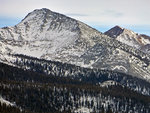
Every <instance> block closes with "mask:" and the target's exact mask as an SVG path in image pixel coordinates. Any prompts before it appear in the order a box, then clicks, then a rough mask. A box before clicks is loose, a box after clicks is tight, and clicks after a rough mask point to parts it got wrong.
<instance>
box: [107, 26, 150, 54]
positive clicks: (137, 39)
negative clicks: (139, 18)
mask: <svg viewBox="0 0 150 113" xmlns="http://www.w3.org/2000/svg"><path fill="white" fill-rule="evenodd" d="M105 34H106V35H108V36H110V37H113V38H115V39H116V40H118V41H120V42H122V43H125V44H127V45H129V46H132V47H135V48H137V49H141V48H144V46H146V45H148V44H150V37H149V36H146V35H141V34H138V33H135V32H133V31H131V30H128V29H125V28H121V27H120V26H115V27H113V28H111V29H110V30H108V31H106V32H105ZM141 50H143V49H141ZM143 51H144V50H143Z"/></svg>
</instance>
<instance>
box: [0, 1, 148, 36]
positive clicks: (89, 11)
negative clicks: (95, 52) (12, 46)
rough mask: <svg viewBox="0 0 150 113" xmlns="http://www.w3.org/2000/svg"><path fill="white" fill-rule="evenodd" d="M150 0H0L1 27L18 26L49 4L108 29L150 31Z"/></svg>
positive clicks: (67, 13)
mask: <svg viewBox="0 0 150 113" xmlns="http://www.w3.org/2000/svg"><path fill="white" fill-rule="evenodd" d="M149 4H150V0H0V27H5V26H14V25H15V24H17V23H19V22H20V21H21V20H22V19H23V18H24V17H25V16H26V15H27V14H28V13H29V12H31V11H33V10H34V9H40V8H48V9H50V10H52V11H55V12H59V13H63V14H65V15H67V16H70V17H72V18H75V19H78V20H80V21H82V22H85V23H86V24H88V25H90V26H92V27H94V28H96V29H98V30H99V31H102V32H104V31H106V30H108V29H110V28H111V27H113V26H115V25H119V26H121V27H125V28H128V29H131V30H133V31H135V32H138V33H144V34H147V35H150V8H149Z"/></svg>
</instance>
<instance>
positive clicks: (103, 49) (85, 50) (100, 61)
mask: <svg viewBox="0 0 150 113" xmlns="http://www.w3.org/2000/svg"><path fill="white" fill-rule="evenodd" d="M116 29H117V28H116ZM121 32H124V33H125V32H128V31H126V30H120V31H119V32H116V33H117V35H119V34H120V33H121ZM119 36H120V35H119ZM118 39H119V38H118ZM0 47H1V48H2V49H1V50H0V51H1V52H0V53H1V54H0V59H1V62H4V63H7V64H11V65H14V63H13V62H15V60H16V58H15V56H12V55H14V54H24V55H27V56H32V57H37V58H40V59H47V60H53V61H60V62H65V63H70V64H75V65H78V66H81V67H88V68H99V69H107V70H115V71H119V72H124V73H127V74H130V75H133V76H136V77H139V78H142V79H144V80H147V81H150V76H149V75H150V64H149V62H150V57H149V56H148V55H147V54H145V53H143V52H141V51H139V50H137V49H135V48H132V47H130V46H128V45H125V44H123V43H121V42H120V41H117V40H114V39H112V38H110V37H109V36H106V35H104V34H102V33H101V32H99V31H97V30H95V29H93V28H91V27H89V26H88V25H86V24H84V23H82V22H80V21H77V20H75V19H72V18H70V17H67V16H65V15H62V14H59V13H56V12H53V11H50V10H48V9H45V8H44V9H38V10H34V11H33V12H31V13H29V14H28V15H27V16H26V17H25V18H24V19H23V20H22V21H21V22H20V23H19V24H17V25H16V26H14V27H5V28H1V29H0Z"/></svg>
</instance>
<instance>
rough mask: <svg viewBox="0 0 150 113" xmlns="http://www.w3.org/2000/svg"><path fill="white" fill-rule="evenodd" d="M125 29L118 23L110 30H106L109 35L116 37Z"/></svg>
mask: <svg viewBox="0 0 150 113" xmlns="http://www.w3.org/2000/svg"><path fill="white" fill-rule="evenodd" d="M123 31H124V29H123V28H122V27H120V26H118V25H117V26H115V27H113V28H111V29H110V30H108V31H106V32H105V34H106V35H108V36H110V37H113V38H116V37H117V36H119V35H120V34H121V33H122V32H123Z"/></svg>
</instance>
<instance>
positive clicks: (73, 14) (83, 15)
mask: <svg viewBox="0 0 150 113" xmlns="http://www.w3.org/2000/svg"><path fill="white" fill-rule="evenodd" d="M65 15H68V16H77V17H78V16H80V17H86V16H90V15H86V14H79V13H67V14H65Z"/></svg>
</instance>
